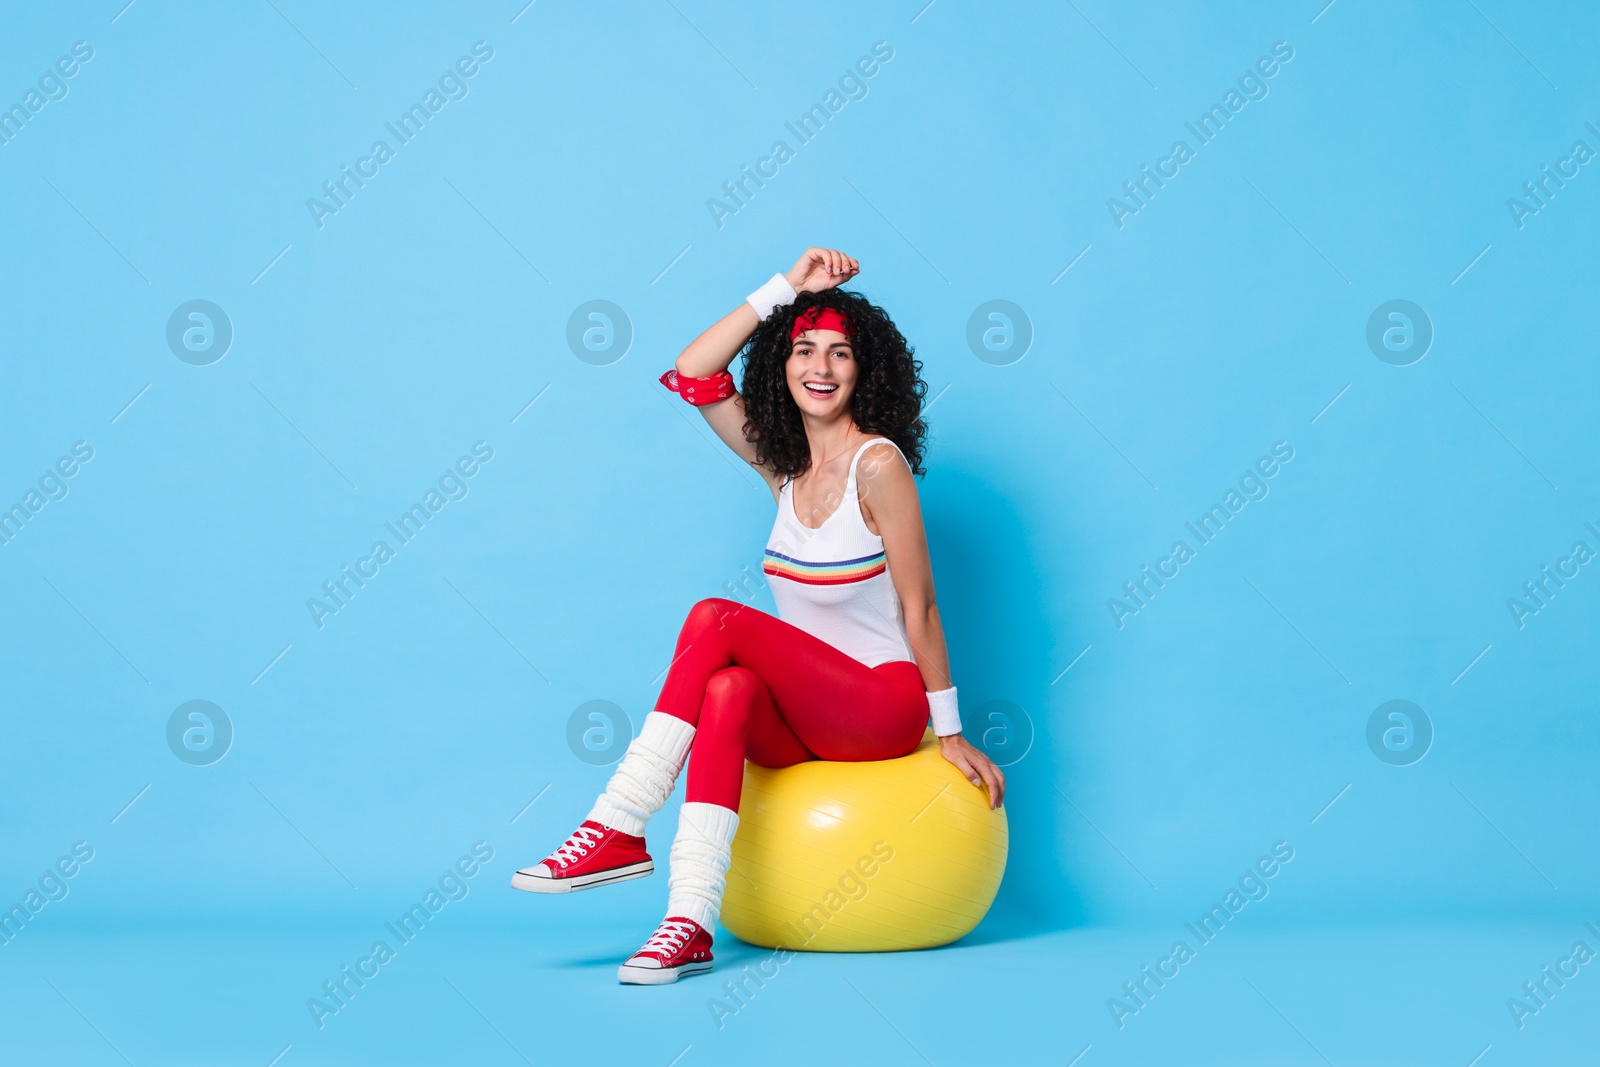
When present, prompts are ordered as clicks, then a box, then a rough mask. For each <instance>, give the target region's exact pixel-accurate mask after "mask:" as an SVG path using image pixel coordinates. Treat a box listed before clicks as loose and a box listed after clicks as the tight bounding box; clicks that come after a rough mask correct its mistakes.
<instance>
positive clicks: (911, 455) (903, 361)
mask: <svg viewBox="0 0 1600 1067" xmlns="http://www.w3.org/2000/svg"><path fill="white" fill-rule="evenodd" d="M814 307H828V308H834V309H835V310H837V311H840V312H842V313H843V314H844V316H845V317H846V318H847V319H849V320H850V324H851V325H852V326H854V327H855V337H854V338H853V339H852V345H851V347H852V348H854V349H855V359H856V363H857V365H858V370H857V377H856V385H855V391H854V392H853V393H852V394H851V396H850V416H851V418H853V419H855V423H856V425H857V426H859V427H860V428H861V429H862V431H863V432H865V433H869V434H872V435H874V436H877V437H887V438H888V439H889V440H891V441H893V442H894V443H895V444H896V445H897V446H898V447H899V449H900V451H901V452H903V453H904V454H905V457H906V462H907V463H909V464H910V465H911V472H912V473H913V474H915V475H917V476H919V477H920V476H921V475H923V474H925V473H926V472H925V471H924V470H923V468H922V453H923V450H924V449H925V447H926V444H927V437H928V424H927V423H926V422H924V421H923V419H922V398H923V397H925V396H927V395H928V386H927V383H926V382H924V381H923V380H922V363H921V361H919V360H917V359H915V358H913V350H912V348H911V346H910V345H909V344H907V343H906V339H905V337H904V336H903V335H902V334H901V333H900V330H899V329H898V328H897V327H896V326H895V324H894V322H893V321H891V320H890V318H889V315H888V313H887V312H885V311H884V310H883V308H881V307H879V306H878V305H876V304H874V303H873V302H872V301H870V300H868V299H867V298H866V297H864V296H862V295H861V294H860V293H855V292H850V291H848V290H845V289H829V290H827V291H825V292H821V293H801V294H800V295H799V297H797V298H796V300H795V302H794V303H793V304H790V305H789V306H788V307H784V308H779V309H778V310H777V311H775V312H773V314H772V315H770V316H768V318H767V321H765V322H763V323H762V324H761V325H760V326H759V327H758V328H757V329H756V332H755V333H754V334H753V335H751V337H750V340H749V341H748V342H746V343H745V347H744V349H743V352H742V355H743V358H744V380H743V382H742V383H741V387H740V392H741V393H742V394H743V396H744V413H745V424H744V436H745V439H746V440H748V441H750V442H751V443H752V444H754V445H755V446H756V462H757V463H758V464H760V465H762V466H767V467H771V468H772V469H773V470H774V471H776V472H777V473H778V474H779V475H781V476H783V477H786V478H797V477H799V476H800V475H801V474H804V473H805V472H806V469H807V468H809V467H810V466H811V445H810V442H809V441H807V439H806V430H805V425H804V423H803V422H802V421H801V418H800V407H799V405H797V404H796V403H795V402H794V397H793V396H792V395H790V393H789V382H788V378H787V376H786V374H785V367H786V365H787V363H788V361H789V351H790V349H791V348H792V347H793V345H792V344H791V342H790V340H789V331H790V329H792V328H793V326H794V320H795V318H796V317H797V316H798V315H799V314H800V313H801V312H803V311H806V310H808V309H810V308H814Z"/></svg>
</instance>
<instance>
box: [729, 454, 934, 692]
mask: <svg viewBox="0 0 1600 1067" xmlns="http://www.w3.org/2000/svg"><path fill="white" fill-rule="evenodd" d="M881 443H887V444H888V445H889V446H890V447H891V448H894V450H895V453H896V454H897V455H900V457H901V462H904V460H905V457H904V454H902V453H901V452H900V449H899V447H898V446H896V445H895V443H894V442H893V441H890V440H889V439H888V438H886V437H875V438H873V439H872V440H870V441H868V442H866V443H865V444H863V445H862V446H861V447H860V448H858V449H856V454H855V455H854V456H853V457H851V460H850V474H849V477H848V478H846V479H845V483H844V497H843V498H842V499H841V501H840V503H839V506H838V507H837V508H835V509H834V512H833V514H832V515H829V516H828V518H827V521H825V522H824V523H823V524H822V525H821V526H820V527H818V528H817V529H815V530H813V529H811V528H809V527H808V526H806V525H805V524H803V523H802V522H801V521H800V518H799V516H798V515H797V514H796V512H795V508H794V483H793V482H792V481H787V482H784V484H783V488H782V489H781V490H779V492H778V518H777V521H776V522H774V523H773V524H772V536H771V538H769V539H768V541H767V553H766V558H765V560H764V561H763V563H762V566H761V569H762V571H763V572H764V573H765V574H766V575H767V577H768V578H769V579H770V580H771V585H772V599H773V600H774V601H775V602H776V603H777V607H778V618H780V619H782V620H783V621H784V622H787V623H789V624H790V625H792V626H798V627H799V628H800V629H802V630H804V631H805V632H806V633H808V634H810V635H811V636H813V637H816V638H819V639H821V640H823V641H826V642H827V643H828V644H830V645H832V646H833V647H834V648H837V649H838V650H839V651H841V652H843V653H845V654H846V655H848V656H850V657H852V658H853V659H856V660H859V661H860V662H862V663H865V664H866V665H867V666H868V667H876V666H877V665H878V664H880V663H888V662H891V661H893V660H910V659H911V658H912V656H911V642H910V641H909V640H908V639H907V637H906V625H905V614H904V612H902V611H901V608H900V596H899V594H898V593H896V592H895V589H894V582H893V580H892V579H891V578H890V576H889V561H888V559H887V557H886V556H885V555H884V551H883V538H881V537H879V536H878V535H877V534H875V533H873V532H872V531H871V530H869V529H867V522H866V520H865V519H864V518H862V516H861V498H860V496H859V494H858V492H857V490H856V465H857V464H859V463H860V462H861V453H862V452H864V451H866V449H867V448H869V447H870V446H872V445H875V444H881Z"/></svg>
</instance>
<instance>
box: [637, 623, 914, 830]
mask: <svg viewBox="0 0 1600 1067" xmlns="http://www.w3.org/2000/svg"><path fill="white" fill-rule="evenodd" d="M656 710H658V711H664V712H666V713H667V714H668V715H672V716H674V717H676V718H679V719H682V720H683V721H684V722H687V723H689V724H690V725H692V726H694V727H695V735H694V742H693V743H692V745H691V746H690V749H689V784H688V787H687V797H686V799H688V800H692V801H698V802H700V803H704V804H720V805H722V806H723V807H725V808H732V809H733V810H735V811H738V810H739V790H740V787H741V786H742V785H743V784H744V761H745V760H746V759H749V760H750V762H752V763H755V764H759V765H760V766H762V767H788V766H790V765H792V764H795V763H804V762H805V761H806V760H812V759H825V760H845V761H851V762H856V761H861V760H882V759H895V758H897V757H899V756H904V755H907V754H909V753H910V752H911V751H912V750H913V749H915V748H916V747H917V744H918V742H919V741H921V740H922V731H923V728H924V727H926V726H927V724H928V697H927V693H926V692H925V690H924V688H923V683H922V673H921V671H919V670H918V669H917V665H916V664H915V663H912V662H911V661H910V660H896V661H893V662H890V663H882V664H879V665H878V666H876V667H868V666H867V665H866V664H864V663H862V662H861V661H859V660H856V659H852V658H851V657H850V656H848V655H846V654H845V653H843V652H840V651H839V650H838V649H837V648H834V647H833V646H832V645H830V644H828V643H827V642H826V641H822V640H819V639H818V638H815V637H812V636H811V635H810V634H808V633H806V632H805V631H804V630H801V629H800V628H798V627H796V626H791V625H790V624H789V623H786V622H784V621H783V620H781V619H778V618H774V617H773V616H771V615H768V614H767V613H766V612H764V611H758V610H757V609H755V608H752V607H747V606H745V605H743V604H738V603H735V602H734V601H732V600H721V599H717V600H702V601H700V602H699V603H698V604H696V605H695V606H694V607H693V608H692V609H690V611H689V617H688V618H687V619H686V620H685V621H684V624H683V631H682V632H681V633H680V634H679V635H678V647H677V650H676V652H675V653H674V656H673V661H672V667H671V669H670V670H668V672H667V682H666V684H665V685H663V686H662V687H661V697H660V699H659V700H657V701H656Z"/></svg>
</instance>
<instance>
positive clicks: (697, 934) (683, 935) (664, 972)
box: [617, 915, 711, 985]
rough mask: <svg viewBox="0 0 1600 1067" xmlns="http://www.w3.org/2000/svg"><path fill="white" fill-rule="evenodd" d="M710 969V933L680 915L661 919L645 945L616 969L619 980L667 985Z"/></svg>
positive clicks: (631, 983) (630, 982)
mask: <svg viewBox="0 0 1600 1067" xmlns="http://www.w3.org/2000/svg"><path fill="white" fill-rule="evenodd" d="M710 969H711V933H710V931H708V930H706V929H705V928H704V927H702V926H701V925H700V924H699V923H697V922H695V921H694V920H693V919H685V918H683V917H682V916H681V915H679V916H668V917H667V918H665V919H662V920H661V925H660V926H658V927H656V932H655V933H654V934H653V935H651V937H650V940H648V941H646V942H645V943H644V948H642V949H640V950H639V951H638V952H635V953H634V954H633V955H632V956H630V957H628V962H627V963H624V964H623V965H622V966H621V967H618V968H617V981H619V982H623V983H625V984H627V985H666V984H667V983H668V982H676V981H677V980H678V979H680V978H686V977H688V976H689V975H691V974H704V973H705V972H706V971H709V970H710Z"/></svg>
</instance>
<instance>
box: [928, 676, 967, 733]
mask: <svg viewBox="0 0 1600 1067" xmlns="http://www.w3.org/2000/svg"><path fill="white" fill-rule="evenodd" d="M928 717H929V718H931V719H932V720H933V732H934V733H936V734H938V735H939V736H940V737H949V736H950V735H951V734H959V733H960V732H961V712H960V710H959V709H958V708H957V707H956V690H955V686H951V687H950V688H949V689H941V690H939V691H938V692H937V693H929V694H928Z"/></svg>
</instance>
